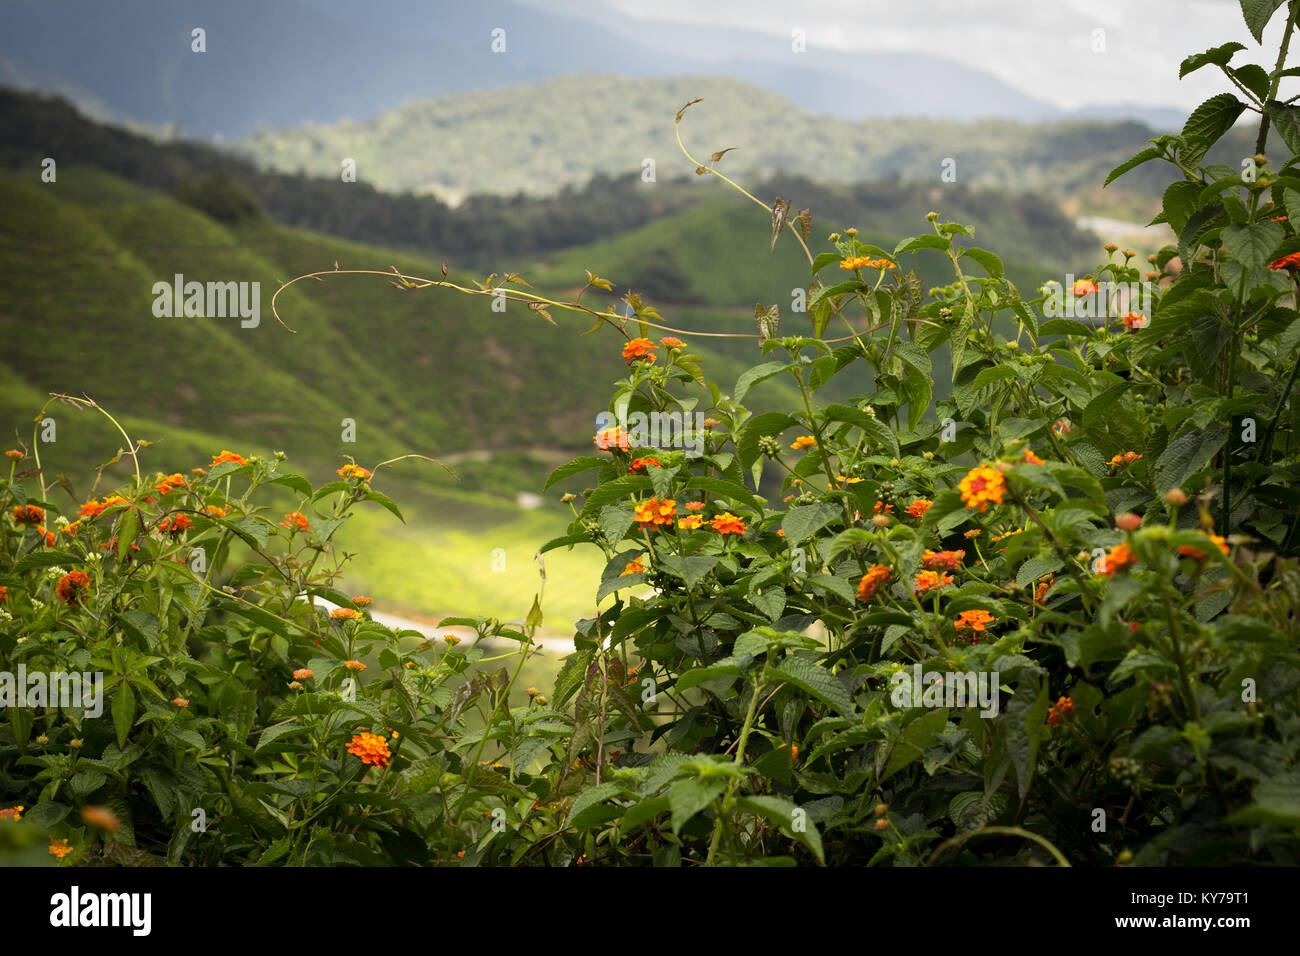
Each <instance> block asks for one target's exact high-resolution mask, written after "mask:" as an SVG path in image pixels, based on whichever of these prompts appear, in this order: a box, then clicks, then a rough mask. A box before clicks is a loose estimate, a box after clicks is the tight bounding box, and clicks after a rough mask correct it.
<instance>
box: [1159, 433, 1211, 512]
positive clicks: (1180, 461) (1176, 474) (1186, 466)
mask: <svg viewBox="0 0 1300 956" xmlns="http://www.w3.org/2000/svg"><path fill="white" fill-rule="evenodd" d="M1227 439H1228V429H1227V428H1224V427H1221V426H1218V425H1213V426H1210V427H1208V428H1193V429H1191V430H1189V431H1186V432H1183V433H1182V434H1181V435H1178V436H1177V437H1176V438H1174V439H1173V440H1172V441H1171V442H1169V444H1168V446H1167V447H1166V448H1165V450H1164V452H1163V454H1161V456H1160V457H1159V458H1158V459H1157V460H1156V464H1155V484H1156V491H1158V492H1159V493H1160V494H1162V495H1163V494H1165V493H1166V492H1168V491H1170V490H1171V489H1173V488H1180V487H1182V485H1183V484H1184V482H1186V481H1187V479H1189V478H1191V477H1192V475H1194V474H1196V473H1197V472H1198V471H1200V470H1201V469H1202V468H1204V467H1205V465H1206V464H1207V463H1208V462H1209V460H1210V459H1211V458H1213V457H1214V455H1215V454H1216V453H1217V452H1218V450H1219V449H1220V448H1222V447H1223V444H1224V442H1226V441H1227Z"/></svg>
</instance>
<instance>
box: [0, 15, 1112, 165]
mask: <svg viewBox="0 0 1300 956" xmlns="http://www.w3.org/2000/svg"><path fill="white" fill-rule="evenodd" d="M624 20H626V18H622V20H620V18H618V17H617V16H616V15H612V14H608V13H603V14H602V15H601V18H600V19H596V18H594V17H593V18H587V19H580V18H571V17H566V16H562V15H557V14H554V13H551V12H549V11H546V10H542V9H538V8H535V7H532V6H526V5H523V4H520V3H514V2H510V0H475V2H474V3H452V2H433V3H424V2H421V3H411V2H409V0H367V2H366V3H354V2H352V0H276V2H274V3H267V2H264V0H222V2H220V3H215V2H212V0H118V2H114V3H98V4H91V3H86V2H84V0H7V3H6V9H5V12H4V29H3V30H0V82H3V83H6V84H8V85H12V86H21V87H29V88H37V89H40V90H44V91H52V92H59V93H62V94H63V95H65V96H68V97H69V98H71V99H72V100H74V101H75V102H77V103H78V104H80V105H81V106H83V107H84V108H87V109H90V110H92V111H94V112H95V114H96V115H99V116H101V117H103V118H106V119H113V120H116V121H118V122H129V123H136V124H142V125H145V126H149V127H154V128H161V127H171V128H178V129H180V130H181V131H184V132H187V133H190V134H198V135H201V136H204V137H212V136H220V137H222V138H224V139H240V138H243V137H246V136H248V135H250V134H252V133H253V132H254V131H255V130H256V129H257V128H258V127H281V126H286V125H297V124H301V123H304V122H314V123H327V124H328V123H335V122H337V121H339V120H341V119H343V118H345V117H351V118H353V119H355V120H366V119H369V118H372V117H376V116H378V115H379V114H381V113H383V112H385V111H386V110H389V109H391V108H393V107H394V106H397V105H398V104H400V103H403V102H405V101H407V100H411V99H415V98H422V97H428V96H431V95H438V94H447V93H454V92H461V93H465V92H469V91H474V90H479V91H481V90H496V89H500V88H502V87H507V86H516V85H519V84H532V83H538V82H540V81H543V80H547V79H552V78H555V77H558V76H563V75H570V74H574V73H579V72H598V73H619V74H622V75H624V76H626V77H648V76H658V77H664V76H669V75H700V74H711V75H717V74H723V75H731V76H734V77H736V78H738V79H741V80H744V81H747V82H750V83H754V84H756V85H758V86H760V87H762V88H763V89H765V90H767V91H769V92H772V93H776V94H779V95H781V96H784V97H786V98H788V99H793V100H795V101H796V102H799V103H800V104H802V105H803V106H805V107H806V108H808V109H810V110H811V111H813V112H816V113H824V114H827V115H834V116H839V117H842V118H850V119H857V118H862V117H867V116H889V115H915V116H927V117H931V118H946V119H976V118H981V117H1000V118H1004V119H1007V118H1013V119H1021V120H1029V121H1036V120H1046V119H1059V118H1063V117H1064V116H1065V114H1063V113H1062V112H1061V111H1059V110H1057V109H1055V108H1054V107H1052V106H1050V105H1049V104H1047V103H1044V102H1042V101H1040V100H1037V99H1034V98H1033V97H1031V96H1027V95H1026V94H1024V93H1022V92H1020V91H1018V90H1015V89H1014V88H1012V87H1011V86H1009V85H1008V84H1006V83H1003V82H1002V81H1001V80H999V79H996V78H995V77H993V76H992V75H990V74H988V73H984V72H982V71H980V70H976V69H972V68H970V67H967V66H963V65H959V64H956V63H952V62H950V61H947V60H944V59H942V58H939V57H935V56H929V55H925V54H919V53H912V52H890V53H872V54H859V53H845V52H838V51H829V50H820V49H819V50H815V51H812V52H809V53H807V54H803V55H800V54H795V53H793V52H791V50H790V46H789V42H788V41H784V42H782V41H780V40H779V39H774V38H772V37H770V36H767V35H763V34H759V33H757V32H751V31H745V30H736V29H723V28H716V27H698V28H697V27H691V28H687V27H682V26H680V25H669V24H655V23H645V24H642V23H636V24H632V25H629V23H627V22H622V21H624ZM606 24H609V25H610V26H609V27H607V26H606ZM615 26H616V27H618V29H612V28H611V27H615ZM195 28H202V29H203V30H204V31H206V36H205V42H206V52H203V53H195V52H192V50H191V31H192V30H193V29H195ZM498 28H499V29H501V30H504V37H503V39H504V43H505V49H504V51H503V52H493V49H492V41H493V31H494V30H496V29H498ZM718 50H725V51H727V52H726V55H725V56H724V57H722V58H719V56H718V53H717V51H718ZM1109 115H1115V111H1109Z"/></svg>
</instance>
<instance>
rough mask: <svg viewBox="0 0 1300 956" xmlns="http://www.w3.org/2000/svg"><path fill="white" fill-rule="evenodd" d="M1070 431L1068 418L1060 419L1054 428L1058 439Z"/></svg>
mask: <svg viewBox="0 0 1300 956" xmlns="http://www.w3.org/2000/svg"><path fill="white" fill-rule="evenodd" d="M1069 430H1070V420H1069V419H1068V418H1058V419H1057V420H1056V424H1055V425H1053V426H1052V431H1054V432H1056V434H1057V437H1060V436H1061V435H1064V434H1065V433H1066V432H1068V431H1069Z"/></svg>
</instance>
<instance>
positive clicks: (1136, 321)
mask: <svg viewBox="0 0 1300 956" xmlns="http://www.w3.org/2000/svg"><path fill="white" fill-rule="evenodd" d="M1120 321H1121V322H1123V323H1124V328H1126V329H1128V330H1129V331H1130V332H1136V331H1138V329H1145V328H1146V327H1147V326H1148V325H1150V324H1151V320H1150V319H1148V318H1147V317H1146V316H1145V315H1143V314H1142V313H1141V312H1125V313H1124V314H1123V315H1122V316H1121V317H1120Z"/></svg>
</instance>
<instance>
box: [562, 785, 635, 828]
mask: <svg viewBox="0 0 1300 956" xmlns="http://www.w3.org/2000/svg"><path fill="white" fill-rule="evenodd" d="M622 792H623V787H622V785H621V784H618V783H601V784H597V785H596V786H594V787H589V788H587V789H586V790H584V791H582V793H580V794H578V796H577V797H576V798H575V799H574V801H573V806H571V807H570V808H569V816H568V818H567V820H566V821H565V826H575V824H574V820H575V819H577V817H578V816H579V815H580V814H581V813H582V812H583V811H584V810H586V809H587V808H588V807H594V806H596V804H598V803H604V802H605V801H606V800H608V799H610V798H611V797H616V796H618V795H619V794H620V793H622ZM620 812H621V811H620ZM578 829H582V827H580V826H579V827H578Z"/></svg>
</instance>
